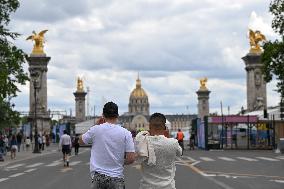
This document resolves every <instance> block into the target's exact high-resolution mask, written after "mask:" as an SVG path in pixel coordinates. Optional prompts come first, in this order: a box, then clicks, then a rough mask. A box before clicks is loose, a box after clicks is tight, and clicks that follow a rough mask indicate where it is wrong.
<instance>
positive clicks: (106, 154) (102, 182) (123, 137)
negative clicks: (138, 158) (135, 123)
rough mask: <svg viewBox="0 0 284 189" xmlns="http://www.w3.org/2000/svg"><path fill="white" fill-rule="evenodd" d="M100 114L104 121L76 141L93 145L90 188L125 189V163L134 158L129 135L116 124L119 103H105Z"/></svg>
mask: <svg viewBox="0 0 284 189" xmlns="http://www.w3.org/2000/svg"><path fill="white" fill-rule="evenodd" d="M103 117H104V119H105V123H103V124H101V125H99V126H98V125H94V126H92V127H91V128H90V129H89V130H88V131H87V132H86V133H84V134H83V135H81V137H80V140H79V142H80V144H92V149H91V158H90V173H91V178H92V188H93V189H105V188H109V189H124V188H125V184H124V175H123V169H124V165H128V164H131V163H133V162H134V161H135V149H134V143H133V139H132V135H131V133H130V131H128V130H127V129H125V128H123V127H122V126H121V125H119V124H118V123H117V121H118V106H117V105H116V104H115V103H113V102H108V103H106V104H105V105H104V107H103Z"/></svg>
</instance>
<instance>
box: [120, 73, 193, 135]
mask: <svg viewBox="0 0 284 189" xmlns="http://www.w3.org/2000/svg"><path fill="white" fill-rule="evenodd" d="M161 113H163V112H161ZM149 114H150V105H149V99H148V95H147V93H146V92H145V90H144V89H143V88H142V84H141V80H140V78H139V76H138V78H137V79H136V87H135V88H134V89H133V90H132V91H131V93H130V97H129V103H128V112H126V113H124V114H123V115H121V116H119V122H120V123H121V125H123V127H125V128H127V129H128V130H130V131H137V130H148V129H149V118H150V115H149ZM165 116H166V118H167V122H166V126H167V127H168V129H169V130H170V132H171V133H172V134H173V135H175V133H176V132H177V130H178V129H182V130H183V131H184V132H185V134H187V133H188V132H187V131H188V130H189V129H190V128H191V120H192V119H194V118H196V115H185V114H179V115H178V114H176V115H165ZM187 137H188V136H187Z"/></svg>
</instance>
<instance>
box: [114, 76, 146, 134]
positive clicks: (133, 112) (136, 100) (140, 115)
mask: <svg viewBox="0 0 284 189" xmlns="http://www.w3.org/2000/svg"><path fill="white" fill-rule="evenodd" d="M149 112H150V110H149V101H148V95H147V93H146V92H145V90H144V89H143V88H142V85H141V80H140V78H139V76H138V78H137V79H136V87H135V88H134V89H133V90H132V92H131V93H130V97H129V103H128V112H126V113H124V114H123V115H121V116H119V121H120V122H121V124H122V125H123V126H124V127H125V128H127V129H128V130H131V131H137V130H147V129H149V122H148V120H149Z"/></svg>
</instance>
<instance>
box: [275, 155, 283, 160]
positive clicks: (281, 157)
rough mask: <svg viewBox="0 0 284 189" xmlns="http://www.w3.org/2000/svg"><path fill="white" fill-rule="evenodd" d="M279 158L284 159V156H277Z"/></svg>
mask: <svg viewBox="0 0 284 189" xmlns="http://www.w3.org/2000/svg"><path fill="white" fill-rule="evenodd" d="M276 158H277V159H283V160H284V156H278V157H276Z"/></svg>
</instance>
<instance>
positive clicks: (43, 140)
mask: <svg viewBox="0 0 284 189" xmlns="http://www.w3.org/2000/svg"><path fill="white" fill-rule="evenodd" d="M45 144H46V138H45V134H43V135H42V148H41V149H42V150H44V146H45Z"/></svg>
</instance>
